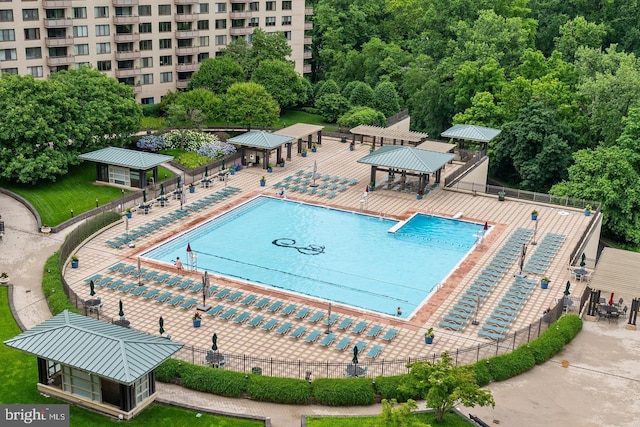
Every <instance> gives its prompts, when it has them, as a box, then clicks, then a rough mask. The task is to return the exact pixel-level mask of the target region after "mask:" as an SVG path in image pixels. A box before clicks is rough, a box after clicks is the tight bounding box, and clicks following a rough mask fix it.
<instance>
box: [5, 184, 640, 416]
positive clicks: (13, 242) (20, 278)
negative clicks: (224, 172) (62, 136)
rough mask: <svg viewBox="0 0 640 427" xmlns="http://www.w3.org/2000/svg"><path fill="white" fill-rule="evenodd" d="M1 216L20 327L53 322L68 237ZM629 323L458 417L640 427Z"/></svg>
mask: <svg viewBox="0 0 640 427" xmlns="http://www.w3.org/2000/svg"><path fill="white" fill-rule="evenodd" d="M0 215H2V218H3V220H4V221H5V227H6V232H5V236H4V239H3V240H2V241H0V271H6V272H7V273H9V275H10V278H11V283H12V284H13V285H14V290H15V292H14V300H13V304H14V306H15V308H16V311H17V314H18V317H19V321H20V322H21V323H22V324H23V325H24V327H26V328H31V327H33V326H35V325H37V324H39V323H40V322H42V321H44V320H46V319H47V318H49V317H50V316H51V313H50V312H49V309H48V306H47V305H46V302H45V301H44V297H43V294H42V288H41V281H42V270H43V266H44V263H45V261H46V259H47V258H48V257H49V256H50V255H51V254H52V253H53V252H54V251H55V250H56V249H57V248H58V247H59V246H60V244H61V242H62V241H63V240H64V236H63V235H62V234H55V235H49V236H45V235H42V234H40V233H38V232H37V231H36V221H35V220H34V218H33V217H32V216H31V215H30V213H29V211H28V210H27V209H25V208H24V207H23V206H22V205H21V204H20V203H18V202H16V201H15V200H13V199H12V198H10V197H7V196H5V195H3V194H0ZM629 297H630V296H625V299H629V300H630V298H629ZM624 323H625V322H624V321H623V320H621V321H620V322H619V323H618V324H616V323H607V322H598V323H585V328H584V330H583V331H582V332H581V333H580V334H579V335H578V337H577V338H576V339H575V340H574V341H573V342H572V343H571V344H570V345H569V346H567V348H566V349H565V350H564V351H563V352H561V353H560V354H558V355H557V356H556V357H554V358H553V359H552V360H551V361H549V362H547V363H546V364H544V365H542V366H538V367H535V368H534V369H533V370H531V371H530V372H528V373H526V374H524V375H521V376H519V377H517V378H514V379H511V380H509V381H505V382H502V383H495V384H491V385H490V386H489V389H491V390H492V392H493V394H494V397H495V400H496V407H495V408H494V409H492V408H472V409H467V408H464V407H460V410H461V411H462V412H463V413H465V414H468V413H472V414H474V415H476V416H478V417H480V418H481V419H483V420H484V421H485V422H487V423H488V424H498V423H499V424H502V425H507V426H512V425H524V426H545V427H555V426H558V427H561V426H562V427H564V426H568V425H581V426H636V425H638V421H637V420H638V419H640V402H639V401H638V400H637V399H636V398H635V396H634V395H635V389H636V388H637V387H638V386H639V385H640V370H638V366H639V363H638V361H637V355H638V354H640V333H638V332H637V331H630V330H627V329H625V325H624ZM565 366H566V367H565ZM158 391H159V394H160V398H161V399H162V400H164V401H169V402H173V403H175V404H177V405H180V404H189V405H191V406H196V407H200V408H204V409H208V410H213V411H221V412H227V413H238V414H253V415H258V416H262V417H268V418H270V419H271V422H272V425H273V426H277V427H289V426H291V427H293V426H299V425H300V417H301V416H302V415H374V414H378V413H380V410H381V408H380V405H372V406H367V407H343V408H334V407H324V406H317V405H309V406H292V405H277V404H271V403H262V402H253V401H250V400H246V399H229V398H224V397H220V396H215V395H211V394H205V393H199V392H196V391H192V390H188V389H184V388H181V387H177V386H175V385H170V384H158ZM420 407H421V408H423V407H424V404H423V403H421V404H420Z"/></svg>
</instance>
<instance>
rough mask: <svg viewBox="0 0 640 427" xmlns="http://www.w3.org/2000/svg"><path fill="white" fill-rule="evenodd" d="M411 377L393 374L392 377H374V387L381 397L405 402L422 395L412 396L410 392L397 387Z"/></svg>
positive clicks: (417, 398)
mask: <svg viewBox="0 0 640 427" xmlns="http://www.w3.org/2000/svg"><path fill="white" fill-rule="evenodd" d="M412 379H413V376H412V375H409V374H405V375H395V376H392V377H376V383H375V388H376V391H377V392H378V393H380V397H381V398H382V399H387V400H391V399H395V400H396V401H398V402H406V401H407V400H409V399H413V400H419V399H422V398H423V397H424V396H413V395H412V393H410V392H408V391H402V390H399V389H398V387H399V386H400V385H401V384H403V383H406V382H408V381H411V380H412Z"/></svg>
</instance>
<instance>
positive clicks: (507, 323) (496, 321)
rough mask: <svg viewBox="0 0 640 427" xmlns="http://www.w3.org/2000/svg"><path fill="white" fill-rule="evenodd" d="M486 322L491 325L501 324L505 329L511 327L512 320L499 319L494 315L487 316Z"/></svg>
mask: <svg viewBox="0 0 640 427" xmlns="http://www.w3.org/2000/svg"><path fill="white" fill-rule="evenodd" d="M485 323H488V324H489V325H495V326H499V327H502V328H505V329H509V328H510V327H511V322H510V321H507V320H502V319H498V318H496V317H493V316H491V317H487V319H486V320H485Z"/></svg>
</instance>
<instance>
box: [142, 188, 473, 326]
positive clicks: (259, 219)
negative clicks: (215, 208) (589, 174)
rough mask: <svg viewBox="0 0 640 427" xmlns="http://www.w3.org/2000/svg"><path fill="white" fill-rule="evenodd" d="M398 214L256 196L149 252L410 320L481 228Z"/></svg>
mask: <svg viewBox="0 0 640 427" xmlns="http://www.w3.org/2000/svg"><path fill="white" fill-rule="evenodd" d="M397 223H398V221H397V220H393V219H383V218H379V217H374V216H369V215H363V214H358V213H354V212H348V211H342V210H336V209H332V208H326V207H321V206H314V205H309V204H304V203H299V202H293V201H288V200H281V199H275V198H271V197H264V196H261V197H257V198H255V199H253V200H251V201H249V202H247V203H245V204H243V205H240V206H238V207H237V208H235V209H233V210H231V211H229V212H227V213H225V214H223V215H221V216H218V217H216V218H213V219H212V220H210V221H208V222H206V223H204V224H202V225H200V226H198V227H196V228H194V229H192V230H189V231H187V232H185V233H183V234H181V235H179V236H177V237H175V238H172V239H170V240H168V241H166V242H164V243H162V244H160V245H159V246H157V247H155V248H153V249H151V250H149V251H147V252H145V253H144V254H143V255H142V256H144V257H147V258H151V259H154V260H157V261H161V262H166V263H171V264H173V261H174V260H175V258H176V257H178V256H179V257H180V258H181V259H182V260H186V258H187V257H186V248H187V244H189V246H190V247H191V249H192V251H193V252H194V253H195V254H197V267H198V270H200V271H204V270H207V271H209V272H212V273H214V274H219V275H222V276H227V277H231V278H236V279H240V280H246V281H249V282H253V283H258V284H262V285H268V286H272V287H275V288H279V289H285V290H289V291H293V292H296V293H301V294H305V295H309V296H312V297H317V298H321V299H323V300H327V301H333V302H338V303H344V304H347V305H350V306H354V307H359V308H363V309H366V310H372V311H376V312H379V313H386V314H392V315H395V314H396V308H397V307H401V308H402V313H403V315H402V317H404V318H406V317H408V316H409V315H410V314H411V313H412V312H413V311H414V310H415V309H416V308H417V307H418V306H419V305H420V304H421V303H422V301H423V300H424V299H425V298H426V297H427V296H428V295H429V294H430V293H431V291H432V290H433V289H434V288H435V287H436V286H437V285H438V284H439V283H440V282H442V281H443V280H444V279H445V278H446V277H447V276H448V275H449V274H450V272H451V271H452V270H453V269H454V268H455V267H456V266H457V265H458V264H459V263H460V262H461V260H462V259H463V258H464V257H465V256H466V254H467V253H468V252H469V251H470V250H471V249H472V247H473V246H474V244H475V243H476V235H477V233H478V231H479V230H482V225H481V224H476V223H471V222H467V221H460V220H451V219H447V218H441V217H436V216H431V215H423V214H418V215H415V216H414V217H412V218H411V219H410V220H409V221H407V222H406V223H405V224H404V225H403V226H402V227H401V228H400V229H399V230H398V231H397V232H395V233H390V232H388V230H389V229H390V228H391V227H392V226H394V225H396V224H397Z"/></svg>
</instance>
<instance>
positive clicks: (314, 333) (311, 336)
mask: <svg viewBox="0 0 640 427" xmlns="http://www.w3.org/2000/svg"><path fill="white" fill-rule="evenodd" d="M321 335H322V332H321V331H319V330H317V329H314V330H313V331H311V333H310V334H309V335H307V336H306V338H305V339H304V342H316V341H317V340H318V338H320V336H321Z"/></svg>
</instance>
